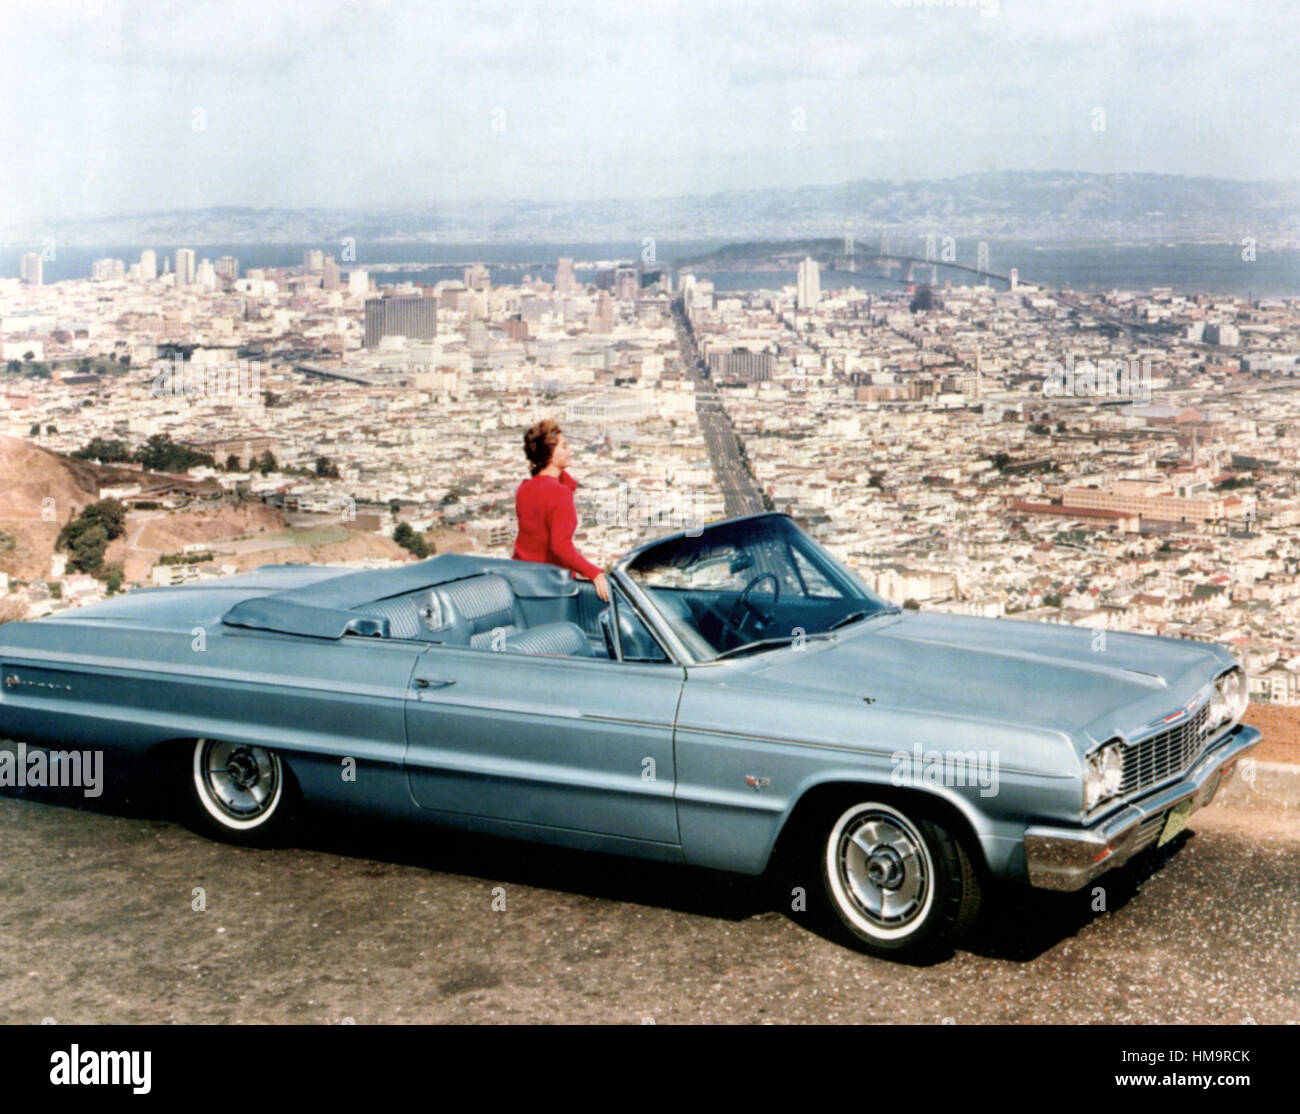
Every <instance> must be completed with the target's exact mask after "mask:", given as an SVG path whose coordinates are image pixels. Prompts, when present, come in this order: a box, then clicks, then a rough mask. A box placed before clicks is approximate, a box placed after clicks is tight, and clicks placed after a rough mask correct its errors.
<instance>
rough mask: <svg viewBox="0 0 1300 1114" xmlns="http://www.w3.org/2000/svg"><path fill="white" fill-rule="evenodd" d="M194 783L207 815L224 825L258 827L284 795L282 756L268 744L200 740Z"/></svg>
mask: <svg viewBox="0 0 1300 1114" xmlns="http://www.w3.org/2000/svg"><path fill="white" fill-rule="evenodd" d="M194 785H195V788H196V789H197V791H198V796H199V800H200V802H202V804H203V807H204V809H205V810H206V811H207V812H208V814H209V815H210V816H211V817H212V818H213V819H214V820H216V821H217V822H218V823H219V824H221V825H222V826H223V827H226V828H231V829H234V830H241V831H242V830H246V829H248V828H255V827H257V826H258V825H259V824H263V823H265V822H266V821H267V820H269V819H270V817H271V814H272V813H274V812H275V809H276V807H277V806H278V805H279V803H280V800H281V798H282V797H283V795H284V771H283V768H282V766H281V764H280V757H279V755H277V754H275V753H273V752H272V751H269V750H267V749H266V748H265V747H257V746H249V745H247V744H244V743H227V742H222V741H221V740H218V739H200V740H199V741H198V743H197V744H195V747H194Z"/></svg>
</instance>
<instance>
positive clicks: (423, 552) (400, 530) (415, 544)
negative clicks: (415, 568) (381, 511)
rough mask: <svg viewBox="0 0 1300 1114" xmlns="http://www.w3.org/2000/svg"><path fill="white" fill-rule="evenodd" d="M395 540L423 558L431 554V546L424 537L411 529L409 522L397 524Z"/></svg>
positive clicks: (394, 532)
mask: <svg viewBox="0 0 1300 1114" xmlns="http://www.w3.org/2000/svg"><path fill="white" fill-rule="evenodd" d="M393 541H395V542H396V543H397V544H398V545H400V546H401V547H402V548H403V549H408V550H410V551H411V552H412V553H414V554H415V555H416V556H417V557H419V558H421V559H423V558H425V557H427V556H429V547H428V545H426V544H425V541H424V538H422V537H421V536H420V535H419V534H418V533H416V532H415V531H414V530H413V529H411V524H410V523H409V522H399V523H398V524H397V527H396V529H394V530H393Z"/></svg>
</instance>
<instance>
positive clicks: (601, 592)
mask: <svg viewBox="0 0 1300 1114" xmlns="http://www.w3.org/2000/svg"><path fill="white" fill-rule="evenodd" d="M592 583H593V584H594V585H595V586H596V595H598V596H599V597H600V599H601V602H602V603H609V581H608V580H606V579H605V574H604V573H601V574H600V575H599V576H597V577H596V579H595V580H593V581H592Z"/></svg>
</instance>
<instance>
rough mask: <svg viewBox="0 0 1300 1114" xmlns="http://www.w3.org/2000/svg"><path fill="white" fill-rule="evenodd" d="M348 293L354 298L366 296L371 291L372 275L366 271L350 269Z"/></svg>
mask: <svg viewBox="0 0 1300 1114" xmlns="http://www.w3.org/2000/svg"><path fill="white" fill-rule="evenodd" d="M348 293H349V294H351V295H352V297H354V298H364V297H365V296H366V295H367V294H369V293H370V276H369V275H368V274H366V272H365V271H349V272H348Z"/></svg>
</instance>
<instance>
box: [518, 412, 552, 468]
mask: <svg viewBox="0 0 1300 1114" xmlns="http://www.w3.org/2000/svg"><path fill="white" fill-rule="evenodd" d="M559 440H560V427H559V425H557V424H556V423H555V422H554V421H552V420H551V419H550V418H543V419H542V420H541V421H540V422H536V423H534V424H533V425H531V426H529V427H528V432H527V433H525V434H524V455H525V456H526V457H528V467H529V468H530V469H531V470H532V473H533V475H534V476H535V475H537V473H538V472H540V471H541V470H542V469H543V468H545V467H546V466H547V465H548V464H550V463H551V454H552V453H553V452H555V446H556V444H557V443H558V442H559Z"/></svg>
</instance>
